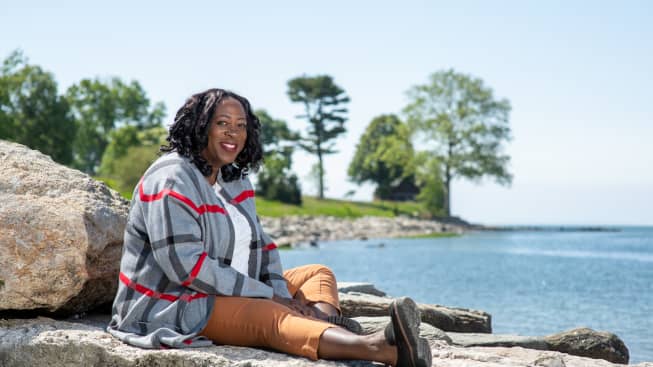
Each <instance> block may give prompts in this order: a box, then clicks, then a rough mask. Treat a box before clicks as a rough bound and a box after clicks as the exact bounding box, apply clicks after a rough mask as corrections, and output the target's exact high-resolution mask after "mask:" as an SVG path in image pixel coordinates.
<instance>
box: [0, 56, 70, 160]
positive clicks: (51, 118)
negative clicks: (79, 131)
mask: <svg viewBox="0 0 653 367" xmlns="http://www.w3.org/2000/svg"><path fill="white" fill-rule="evenodd" d="M74 136H75V123H74V120H73V118H72V115H71V114H70V109H69V107H68V104H67V103H66V100H65V99H64V98H63V97H62V96H60V95H59V94H58V92H57V82H56V81H55V79H54V76H53V75H52V74H51V73H49V72H46V71H44V70H43V69H41V67H39V66H36V65H30V64H29V63H28V60H27V58H26V57H24V56H23V54H22V52H21V51H18V50H16V51H14V52H12V53H11V54H10V55H9V56H8V57H7V58H6V59H5V60H4V61H3V63H2V69H0V139H6V140H11V141H15V142H18V143H21V144H25V145H27V146H29V147H30V148H32V149H37V150H40V151H41V152H42V153H45V154H48V155H50V156H51V157H52V159H53V160H55V161H57V162H59V163H62V164H70V163H71V162H72V160H73V154H72V148H71V146H70V142H71V141H72V140H73V139H74Z"/></svg>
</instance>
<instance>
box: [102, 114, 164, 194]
mask: <svg viewBox="0 0 653 367" xmlns="http://www.w3.org/2000/svg"><path fill="white" fill-rule="evenodd" d="M167 136H168V133H167V130H166V129H165V128H164V127H163V126H154V127H150V128H146V129H139V128H138V127H136V126H133V125H125V126H123V127H120V128H117V129H114V130H113V131H111V133H110V134H109V145H107V148H106V149H105V150H104V154H103V155H102V163H101V164H100V169H99V170H98V174H99V176H100V177H101V179H102V180H105V181H107V182H109V183H111V186H112V187H113V188H115V189H117V190H118V191H120V192H123V193H125V192H129V191H131V190H132V189H133V188H134V186H136V184H137V183H138V181H139V180H140V178H141V176H143V173H144V172H145V170H146V169H147V167H149V166H150V164H152V162H154V161H155V160H156V158H157V156H158V153H159V147H160V146H161V145H162V144H164V143H165V139H166V137H167Z"/></svg>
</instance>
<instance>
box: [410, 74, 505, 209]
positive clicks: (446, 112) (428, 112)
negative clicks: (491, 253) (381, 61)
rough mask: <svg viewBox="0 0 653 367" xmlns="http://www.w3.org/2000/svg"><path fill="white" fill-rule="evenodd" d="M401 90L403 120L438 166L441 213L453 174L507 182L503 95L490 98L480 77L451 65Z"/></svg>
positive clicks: (447, 202) (447, 199) (448, 205)
mask: <svg viewBox="0 0 653 367" xmlns="http://www.w3.org/2000/svg"><path fill="white" fill-rule="evenodd" d="M407 95H408V97H409V99H410V103H409V104H408V105H407V106H406V107H405V109H404V112H405V113H406V116H407V117H408V124H409V126H410V127H411V129H412V130H413V131H414V132H415V135H416V137H417V138H418V139H421V140H422V141H423V142H425V146H429V147H430V149H429V150H428V151H429V152H430V154H431V155H432V156H433V157H434V158H437V160H438V162H439V163H440V166H441V167H442V171H443V172H442V175H443V177H442V178H443V183H444V190H445V193H444V209H445V214H446V215H447V216H450V215H451V209H450V205H451V204H450V203H451V195H450V193H451V181H452V180H453V179H454V178H466V179H470V180H473V181H478V180H480V179H481V178H483V177H492V178H494V179H495V180H496V182H498V183H499V184H510V182H511V181H512V175H511V174H510V173H509V172H508V168H507V166H508V163H509V161H510V157H509V156H508V155H506V154H503V146H502V143H503V142H505V141H508V140H510V127H509V126H508V116H509V114H510V102H508V100H507V99H501V100H497V99H495V98H494V95H493V92H492V89H490V88H489V87H487V86H485V85H484V83H483V81H482V80H481V79H478V78H474V77H472V76H470V75H466V74H460V73H456V72H455V71H454V70H446V71H439V72H436V73H434V74H432V75H431V76H430V80H429V83H428V84H425V85H416V86H413V87H412V88H411V89H409V90H408V92H407Z"/></svg>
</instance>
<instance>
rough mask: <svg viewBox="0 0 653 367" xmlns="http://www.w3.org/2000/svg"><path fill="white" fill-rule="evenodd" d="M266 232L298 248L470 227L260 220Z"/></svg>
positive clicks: (409, 221)
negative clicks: (330, 242) (300, 246)
mask: <svg viewBox="0 0 653 367" xmlns="http://www.w3.org/2000/svg"><path fill="white" fill-rule="evenodd" d="M261 224H262V226H263V228H264V229H265V231H266V232H267V233H268V234H269V235H270V237H272V238H273V239H275V241H276V243H277V244H278V245H297V244H304V243H312V244H315V243H319V242H320V241H336V240H350V239H362V240H367V239H372V238H389V237H411V236H420V235H430V234H433V233H457V234H460V233H463V232H465V231H467V230H470V229H472V227H471V226H465V225H462V224H451V223H445V222H439V221H436V220H422V219H415V218H408V217H395V218H386V217H362V218H355V219H351V218H336V217H317V216H287V217H281V218H265V217H262V218H261Z"/></svg>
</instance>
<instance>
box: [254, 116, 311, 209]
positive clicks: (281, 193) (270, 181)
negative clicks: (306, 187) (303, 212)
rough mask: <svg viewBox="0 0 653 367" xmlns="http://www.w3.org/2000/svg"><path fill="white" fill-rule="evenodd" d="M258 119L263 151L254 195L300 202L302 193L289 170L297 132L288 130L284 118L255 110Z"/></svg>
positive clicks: (291, 202) (294, 175) (295, 202)
mask: <svg viewBox="0 0 653 367" xmlns="http://www.w3.org/2000/svg"><path fill="white" fill-rule="evenodd" d="M256 115H257V116H258V118H259V120H260V121H261V126H262V131H261V142H262V144H263V148H264V150H265V161H264V165H263V168H262V169H261V171H260V172H259V173H258V174H257V182H256V191H257V195H259V196H261V197H264V198H266V199H270V200H279V201H281V202H285V203H289V204H296V205H300V204H301V203H302V192H301V188H300V186H299V180H298V179H297V175H296V174H294V173H292V171H291V166H292V159H291V158H292V153H293V146H294V144H295V142H296V141H297V140H298V139H299V134H297V133H295V132H293V131H291V130H290V129H289V128H288V125H287V124H286V122H285V121H283V120H277V119H274V118H272V117H271V116H270V115H269V114H268V113H267V112H266V111H264V110H257V111H256Z"/></svg>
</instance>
